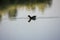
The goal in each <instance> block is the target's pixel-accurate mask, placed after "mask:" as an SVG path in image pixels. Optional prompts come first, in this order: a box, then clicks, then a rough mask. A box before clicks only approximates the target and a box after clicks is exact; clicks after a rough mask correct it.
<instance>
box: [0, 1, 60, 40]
mask: <svg viewBox="0 0 60 40" xmlns="http://www.w3.org/2000/svg"><path fill="white" fill-rule="evenodd" d="M59 4H60V0H53V3H52V6H51V7H50V8H47V9H46V10H45V12H44V14H42V12H40V11H38V9H36V10H34V11H32V10H31V11H27V10H26V9H24V8H21V9H19V8H18V12H17V16H16V18H20V17H24V18H25V17H27V16H28V15H31V16H33V15H36V16H37V17H60V5H59ZM6 13H7V12H6ZM28 20H29V19H12V20H9V18H8V14H5V15H4V16H3V18H2V21H1V22H0V40H60V18H55V19H37V20H36V21H33V20H32V21H31V22H30V23H28Z"/></svg>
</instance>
